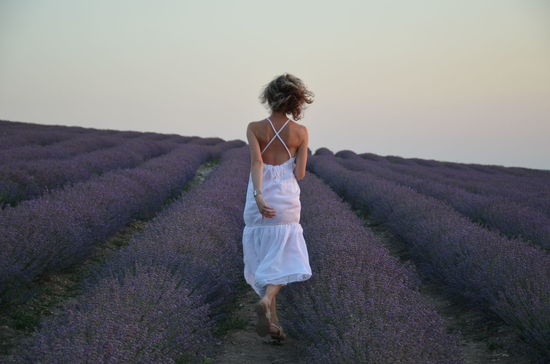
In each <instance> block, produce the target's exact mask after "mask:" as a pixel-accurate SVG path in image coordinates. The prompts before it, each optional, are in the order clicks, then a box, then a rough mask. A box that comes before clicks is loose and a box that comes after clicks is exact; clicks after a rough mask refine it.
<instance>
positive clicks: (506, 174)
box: [359, 153, 550, 186]
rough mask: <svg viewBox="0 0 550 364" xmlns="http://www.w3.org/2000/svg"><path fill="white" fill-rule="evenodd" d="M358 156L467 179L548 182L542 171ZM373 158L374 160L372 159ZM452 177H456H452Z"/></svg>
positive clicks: (426, 160) (395, 157) (546, 175)
mask: <svg viewBox="0 0 550 364" xmlns="http://www.w3.org/2000/svg"><path fill="white" fill-rule="evenodd" d="M359 156H361V157H364V158H367V159H374V160H378V161H383V162H390V163H392V164H395V165H403V166H410V167H413V168H414V167H418V166H424V167H430V168H432V169H439V170H440V171H441V172H442V173H448V174H449V176H451V177H453V172H454V173H455V174H460V173H466V174H468V176H469V177H473V178H481V179H482V180H484V179H486V178H496V179H499V180H500V181H502V180H506V181H509V182H511V183H514V184H517V183H528V184H538V185H539V186H540V185H541V184H546V185H547V184H548V182H550V171H548V170H542V169H532V168H523V167H504V166H498V165H487V164H477V163H458V162H445V161H437V160H433V159H421V158H403V157H398V156H385V157H381V156H378V155H376V154H373V153H362V154H359ZM373 157H374V158H373ZM454 177H457V176H456V175H454Z"/></svg>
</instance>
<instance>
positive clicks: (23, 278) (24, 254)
mask: <svg viewBox="0 0 550 364" xmlns="http://www.w3.org/2000/svg"><path fill="white" fill-rule="evenodd" d="M211 148H212V147H209V146H201V145H194V144H189V145H187V144H183V145H181V146H180V147H178V148H176V149H174V150H173V151H172V152H171V153H168V154H166V155H164V156H161V157H158V158H154V159H151V160H149V161H147V162H145V163H144V164H142V165H140V166H139V167H138V168H133V169H120V170H116V171H112V172H108V173H106V174H104V175H102V176H101V177H97V178H92V179H90V180H88V181H85V182H79V183H76V184H74V185H72V186H70V187H68V188H63V189H60V190H55V191H53V192H52V193H51V194H48V195H44V196H43V197H41V198H38V199H34V200H28V201H24V202H22V203H21V204H19V205H18V206H16V207H7V208H5V209H4V210H2V211H0V223H1V225H0V239H1V240H0V245H1V246H2V250H1V251H0V295H2V296H4V297H2V298H3V299H4V300H8V301H9V300H10V298H9V297H7V294H6V293H7V292H6V291H9V288H15V287H18V286H20V285H22V284H24V283H26V282H30V281H32V280H33V279H34V278H35V277H37V276H38V275H39V274H41V273H43V272H45V271H56V270H61V269H63V268H65V267H68V266H71V265H73V264H75V263H78V262H81V261H82V260H83V259H85V258H86V257H87V256H89V254H90V253H91V251H92V250H93V247H94V244H95V242H96V241H98V240H101V239H104V238H106V237H107V236H108V235H110V234H112V233H114V232H115V231H117V230H118V229H120V228H121V227H122V226H124V225H126V224H127V223H128V222H130V221H131V219H133V218H140V217H144V216H148V215H150V214H151V213H152V212H154V211H156V210H157V209H158V208H159V207H161V206H162V205H163V203H164V201H165V200H166V199H167V198H168V197H170V196H171V195H172V194H173V193H174V192H175V191H177V190H178V189H179V188H181V187H182V186H183V185H184V184H185V183H186V182H187V181H189V180H190V179H191V178H192V177H193V176H194V175H195V171H196V169H197V168H198V166H199V165H200V164H201V163H203V162H205V161H206V160H208V159H209V158H210V157H211V152H210V150H211Z"/></svg>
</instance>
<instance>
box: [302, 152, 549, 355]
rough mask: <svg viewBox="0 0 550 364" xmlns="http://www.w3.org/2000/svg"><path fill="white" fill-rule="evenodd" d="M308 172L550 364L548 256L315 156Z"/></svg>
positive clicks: (432, 202)
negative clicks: (396, 238)
mask: <svg viewBox="0 0 550 364" xmlns="http://www.w3.org/2000/svg"><path fill="white" fill-rule="evenodd" d="M308 168H309V169H310V170H312V171H313V172H314V173H315V174H317V175H319V176H321V177H322V178H323V179H324V180H325V181H327V182H328V183H329V184H330V185H331V187H333V188H334V189H335V190H336V191H337V192H338V194H340V195H341V196H343V197H344V198H345V199H346V200H347V201H350V203H351V204H352V205H353V206H354V207H356V208H360V209H362V210H364V211H366V212H368V213H370V214H371V216H372V217H373V219H375V220H377V221H378V222H381V223H384V224H385V225H386V226H387V227H388V228H389V229H390V230H392V232H394V233H395V234H396V235H398V236H399V237H400V238H401V239H402V240H403V241H404V242H405V243H406V244H408V247H409V252H410V254H411V256H412V258H413V259H414V260H415V262H416V264H417V266H418V267H420V269H422V270H423V271H424V272H425V273H426V276H427V277H434V278H435V279H438V280H441V281H443V282H444V283H445V284H446V289H447V290H448V291H449V292H450V293H452V294H454V295H456V296H457V297H462V298H464V299H465V300H466V301H468V302H469V303H471V304H473V305H479V306H480V307H481V308H484V309H487V310H490V311H492V312H493V313H495V314H496V315H497V316H499V317H500V318H501V319H502V320H503V321H505V322H507V323H509V324H510V325H512V327H514V328H515V329H516V330H517V331H518V333H519V334H520V335H521V336H522V338H523V339H524V340H525V341H526V342H527V343H528V344H530V345H531V346H532V347H533V348H534V349H535V350H537V351H538V353H540V354H541V355H543V356H544V357H545V358H548V359H550V255H548V254H547V252H546V251H544V250H543V249H541V248H538V247H536V246H529V245H526V244H525V243H524V242H522V241H519V240H516V239H508V238H506V237H504V236H502V235H501V234H499V233H496V232H494V231H489V230H487V229H484V228H483V227H482V226H480V225H479V224H475V223H472V222H471V221H470V220H468V219H467V218H465V217H464V216H462V215H460V214H459V213H458V212H456V211H455V210H454V209H452V208H451V207H450V206H448V205H446V204H444V203H442V202H441V201H439V200H436V199H433V198H431V197H428V196H424V195H421V194H419V193H417V192H415V191H414V190H412V189H411V188H409V187H405V186H400V185H398V184H396V183H393V182H391V181H388V180H384V179H381V178H379V177H377V176H376V175H374V174H371V173H369V172H366V171H365V172H354V171H349V170H347V169H346V168H344V167H342V166H340V165H339V164H338V162H337V161H336V158H335V157H334V156H331V155H323V156H314V157H312V158H311V159H310V160H309V163H308Z"/></svg>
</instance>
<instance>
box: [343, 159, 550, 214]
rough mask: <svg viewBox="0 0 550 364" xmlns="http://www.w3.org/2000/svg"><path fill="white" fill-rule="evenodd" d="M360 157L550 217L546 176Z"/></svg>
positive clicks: (548, 181)
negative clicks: (512, 174) (531, 176)
mask: <svg viewBox="0 0 550 364" xmlns="http://www.w3.org/2000/svg"><path fill="white" fill-rule="evenodd" d="M339 153H340V154H339V155H340V156H343V157H345V155H346V154H350V151H341V152H339ZM342 153H345V154H342ZM351 153H352V152H351ZM360 156H363V155H360ZM363 158H365V159H366V160H368V161H370V162H371V164H373V165H374V164H377V165H379V166H381V167H384V168H389V169H391V170H393V171H396V172H399V173H405V174H409V175H411V176H413V177H419V178H427V179H430V180H432V181H437V182H441V183H444V184H448V185H452V186H454V187H457V188H461V189H464V190H466V191H468V192H471V193H475V194H479V195H484V196H486V197H494V198H501V199H507V200H510V201H511V202H515V203H517V204H519V205H521V206H525V207H529V208H534V209H537V210H539V211H540V212H542V213H544V214H546V216H547V217H550V179H547V178H546V179H545V178H517V177H511V176H506V175H503V174H487V173H480V172H477V171H475V170H472V169H471V168H467V169H466V168H463V167H460V166H452V167H450V166H449V168H447V167H433V166H431V167H430V166H426V165H418V164H416V163H413V162H407V163H403V162H401V161H399V162H398V163H393V162H390V161H388V159H386V158H382V159H376V160H373V158H372V154H370V155H366V156H363ZM395 158H397V157H393V158H391V159H390V160H391V161H394V160H395Z"/></svg>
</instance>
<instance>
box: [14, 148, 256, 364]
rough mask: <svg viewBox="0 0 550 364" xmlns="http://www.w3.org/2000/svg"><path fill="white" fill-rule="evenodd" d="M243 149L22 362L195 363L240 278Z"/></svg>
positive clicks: (156, 223)
mask: <svg viewBox="0 0 550 364" xmlns="http://www.w3.org/2000/svg"><path fill="white" fill-rule="evenodd" d="M247 153H248V151H247V148H246V147H243V148H238V149H231V150H229V151H227V152H225V153H223V155H222V158H221V163H220V165H219V166H218V167H217V168H216V169H215V170H214V171H213V172H212V173H211V174H210V175H209V176H208V177H207V179H206V180H205V181H204V182H203V183H202V184H200V185H197V186H196V187H194V188H192V189H191V190H189V191H188V192H187V193H185V194H184V195H183V197H182V198H180V199H178V200H176V201H175V202H174V203H172V204H171V205H170V206H168V207H167V208H166V209H164V210H162V211H161V212H160V213H159V214H158V215H157V216H156V217H155V218H154V219H153V220H151V221H150V222H149V223H148V224H147V226H146V227H145V229H144V230H143V231H142V232H141V233H139V234H138V235H135V236H134V237H133V238H132V239H131V241H130V242H129V245H128V246H126V247H124V248H122V249H121V250H119V251H118V252H117V253H116V254H115V255H114V256H113V257H111V258H110V259H109V261H108V262H107V263H104V264H101V266H99V267H98V268H97V269H95V270H92V272H93V273H92V274H93V276H92V277H90V278H89V279H87V280H86V281H85V282H84V283H83V287H82V292H83V295H81V296H78V297H77V298H76V299H75V300H73V301H70V302H69V303H68V304H66V305H65V307H64V308H63V310H62V311H61V312H59V313H57V314H55V315H53V316H50V317H47V318H46V319H45V320H43V322H42V323H41V327H40V329H39V330H38V331H37V332H35V333H34V334H33V335H32V336H30V337H29V338H27V339H26V340H25V341H23V342H22V343H21V345H20V346H19V348H18V349H17V350H16V351H15V352H14V354H13V358H12V361H13V362H16V363H23V362H24V363H26V362H41V363H58V362H66V363H104V362H113V363H115V362H116V363H176V362H186V363H187V362H199V361H202V360H203V359H207V358H208V357H212V356H213V354H214V353H215V352H216V350H217V349H216V345H215V344H216V341H217V340H216V337H215V334H214V330H215V328H216V326H217V323H219V320H221V319H222V318H224V317H225V316H226V315H227V313H225V312H224V308H225V307H226V305H227V304H228V303H229V302H231V301H232V300H233V299H234V298H235V293H236V291H235V288H236V287H237V285H238V283H239V281H240V280H241V276H242V274H241V273H242V269H243V267H242V263H241V262H242V249H241V237H242V229H243V221H242V206H243V205H244V198H245V195H246V183H247V173H248V171H249V163H248V161H247V158H246V156H247Z"/></svg>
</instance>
